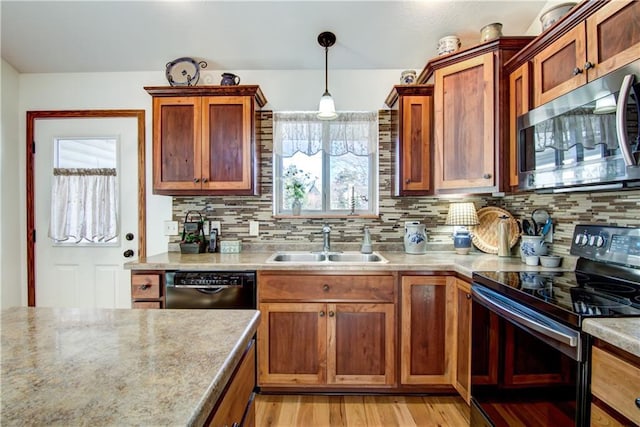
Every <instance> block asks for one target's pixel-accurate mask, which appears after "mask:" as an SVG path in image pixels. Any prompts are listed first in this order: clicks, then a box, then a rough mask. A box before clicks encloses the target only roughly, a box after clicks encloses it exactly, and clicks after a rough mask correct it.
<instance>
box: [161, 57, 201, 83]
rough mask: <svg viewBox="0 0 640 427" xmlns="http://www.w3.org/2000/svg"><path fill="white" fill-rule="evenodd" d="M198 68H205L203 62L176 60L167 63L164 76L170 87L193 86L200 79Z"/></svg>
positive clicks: (188, 59)
mask: <svg viewBox="0 0 640 427" xmlns="http://www.w3.org/2000/svg"><path fill="white" fill-rule="evenodd" d="M200 68H207V63H206V62H204V61H200V62H196V60H195V59H193V58H186V57H185V58H178V59H174V60H173V61H171V62H168V63H167V70H166V73H165V74H166V76H167V80H168V81H169V84H170V85H171V86H195V85H196V84H197V83H198V80H199V79H200Z"/></svg>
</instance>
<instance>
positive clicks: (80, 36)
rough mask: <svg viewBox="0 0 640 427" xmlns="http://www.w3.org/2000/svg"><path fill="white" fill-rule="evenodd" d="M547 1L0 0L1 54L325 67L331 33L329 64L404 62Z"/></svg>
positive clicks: (526, 17) (109, 62)
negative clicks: (325, 35) (321, 39)
mask: <svg viewBox="0 0 640 427" xmlns="http://www.w3.org/2000/svg"><path fill="white" fill-rule="evenodd" d="M546 3H547V2H546V1H542V0H537V1H478V0H467V1H462V0H460V1H452V0H449V1H435V0H421V1H401V0H387V1H384V0H377V1H367V0H362V1H330V0H323V1H305V0H298V1H243V0H226V1H221V0H208V1H207V0H201V1H187V0H183V1H97V0H93V1H24V0H22V1H10V0H2V1H1V2H0V5H1V6H0V7H1V18H2V27H1V32H2V45H1V48H2V50H1V52H2V57H3V58H4V59H5V60H6V61H7V62H8V63H10V64H11V65H12V66H13V67H14V68H15V69H16V70H17V71H18V72H20V73H68V72H120V71H152V70H164V69H165V66H166V64H167V63H168V62H170V61H172V60H174V59H176V58H181V57H191V58H194V59H197V60H204V61H206V62H207V63H208V68H209V69H220V70H229V71H234V70H305V69H323V68H324V52H323V48H322V47H321V46H320V45H319V44H318V42H317V36H318V34H319V33H321V32H323V31H332V32H334V33H335V34H336V36H337V42H336V44H335V45H334V46H333V47H331V48H330V50H329V68H330V69H356V70H357V69H368V70H375V69H403V68H417V69H420V68H422V67H423V66H424V64H425V63H426V62H427V60H428V59H429V58H432V57H434V56H436V46H437V41H438V39H439V38H441V37H443V36H446V35H450V34H456V35H458V36H459V37H460V38H461V40H462V45H463V48H464V47H467V46H471V45H474V44H477V43H478V42H479V39H480V29H481V28H482V27H483V26H484V25H487V24H490V23H493V22H501V23H503V34H504V35H507V36H508V35H523V34H526V32H527V30H528V29H529V28H530V26H531V24H532V23H533V22H534V21H535V20H536V18H537V16H539V13H540V11H541V10H542V9H543V7H544V6H545V5H546Z"/></svg>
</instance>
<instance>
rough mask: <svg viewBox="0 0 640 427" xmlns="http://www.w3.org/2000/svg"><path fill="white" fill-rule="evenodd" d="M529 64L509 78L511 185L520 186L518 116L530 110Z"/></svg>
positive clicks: (521, 67)
mask: <svg viewBox="0 0 640 427" xmlns="http://www.w3.org/2000/svg"><path fill="white" fill-rule="evenodd" d="M530 88H531V85H530V81H529V63H528V62H527V63H525V64H522V65H521V66H520V67H519V68H518V69H517V70H515V71H514V72H512V73H511V75H510V76H509V185H510V186H511V187H517V186H518V127H517V120H518V116H521V115H523V114H525V113H527V112H528V111H529V108H530V97H529V94H530Z"/></svg>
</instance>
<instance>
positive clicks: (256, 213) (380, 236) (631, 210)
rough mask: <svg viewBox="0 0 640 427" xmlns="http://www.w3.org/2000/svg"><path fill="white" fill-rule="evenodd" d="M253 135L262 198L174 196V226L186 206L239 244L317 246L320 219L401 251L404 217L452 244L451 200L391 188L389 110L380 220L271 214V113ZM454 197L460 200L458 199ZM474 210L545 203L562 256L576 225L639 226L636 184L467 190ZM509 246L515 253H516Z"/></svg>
mask: <svg viewBox="0 0 640 427" xmlns="http://www.w3.org/2000/svg"><path fill="white" fill-rule="evenodd" d="M256 124H257V125H256V126H257V127H256V134H257V139H258V141H259V143H260V146H261V153H260V160H261V164H260V184H261V188H260V194H261V195H260V196H237V197H230V196H225V197H219V196H197V197H196V196H180V197H174V198H173V219H174V220H175V221H178V222H179V224H180V229H181V227H182V222H183V220H184V217H185V214H186V212H187V211H190V210H196V211H199V212H201V214H202V216H203V217H204V218H206V219H208V220H214V221H220V222H221V235H220V240H241V241H242V247H243V249H244V250H247V249H249V250H257V249H260V248H265V247H268V248H270V249H292V248H300V249H313V248H318V250H319V249H321V247H322V236H321V235H320V234H319V232H320V230H321V228H322V225H323V224H324V223H328V224H329V225H331V228H332V232H331V240H332V244H333V245H334V247H336V248H338V249H342V250H357V249H358V248H359V245H360V243H361V242H362V236H363V227H364V226H365V225H366V226H368V227H369V229H370V232H371V238H372V242H373V248H374V250H398V251H401V250H403V249H404V248H403V236H404V221H410V220H414V221H420V222H422V223H424V224H425V225H426V229H427V234H428V239H429V248H430V249H435V250H452V248H453V247H452V240H451V232H452V227H451V226H446V225H444V222H445V218H446V215H447V210H448V207H449V202H450V200H451V199H446V198H441V197H393V196H392V191H391V190H392V188H391V175H392V170H391V156H392V153H393V149H392V140H391V138H392V137H391V112H390V111H388V110H381V111H380V112H379V150H380V156H379V169H380V173H379V203H380V208H379V217H378V218H340V219H336V218H333V219H311V218H274V217H273V208H272V186H273V175H272V163H273V149H272V148H273V135H272V128H273V122H272V112H271V111H259V112H257V113H256ZM456 200H459V199H456ZM464 200H467V201H473V202H474V203H475V205H476V208H481V207H484V206H498V207H502V208H504V209H507V210H508V211H510V212H511V213H512V214H513V215H514V217H516V218H522V217H524V216H526V215H530V214H531V212H532V210H533V209H535V208H544V209H547V210H548V211H549V213H550V215H551V217H552V218H553V220H554V224H555V230H554V243H553V246H552V251H553V252H554V253H558V254H561V255H562V254H568V252H569V246H570V242H571V236H572V233H573V227H574V225H575V224H577V223H585V222H602V223H617V224H619V225H632V224H634V225H637V224H638V217H639V216H640V208H639V206H640V190H634V191H627V192H611V193H593V194H590V193H575V194H563V195H539V194H534V193H523V194H515V195H508V196H505V197H502V198H498V197H490V196H470V197H466V198H465V199H464ZM249 221H258V222H259V224H260V235H259V236H258V237H254V236H249ZM178 241H179V236H173V237H172V238H171V240H170V242H169V249H170V250H172V249H175V248H176V245H175V243H177V242H178ZM515 249H516V248H514V253H515Z"/></svg>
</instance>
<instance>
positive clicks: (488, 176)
mask: <svg viewBox="0 0 640 427" xmlns="http://www.w3.org/2000/svg"><path fill="white" fill-rule="evenodd" d="M482 177H483V178H484V179H490V178H491V174H490V173H485V174H484V175H482Z"/></svg>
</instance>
